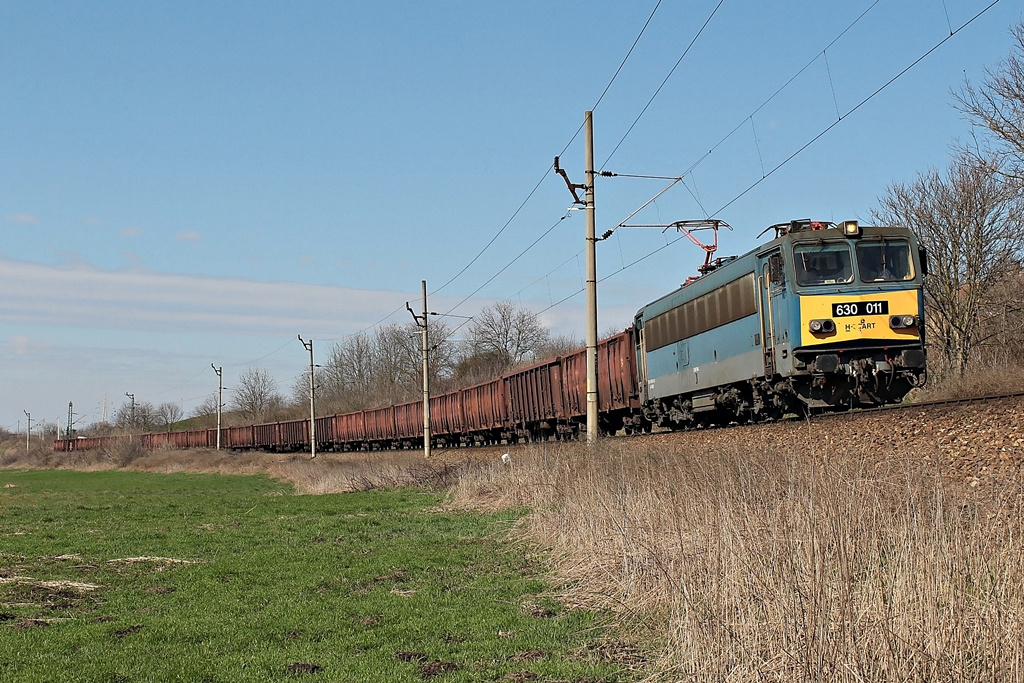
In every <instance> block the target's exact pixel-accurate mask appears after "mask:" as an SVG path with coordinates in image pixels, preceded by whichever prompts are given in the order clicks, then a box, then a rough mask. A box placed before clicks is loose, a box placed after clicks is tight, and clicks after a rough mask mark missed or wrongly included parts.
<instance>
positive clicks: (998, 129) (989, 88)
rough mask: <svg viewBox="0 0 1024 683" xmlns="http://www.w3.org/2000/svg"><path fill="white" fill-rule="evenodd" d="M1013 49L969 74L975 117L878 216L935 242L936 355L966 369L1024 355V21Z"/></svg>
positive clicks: (967, 102) (928, 290)
mask: <svg viewBox="0 0 1024 683" xmlns="http://www.w3.org/2000/svg"><path fill="white" fill-rule="evenodd" d="M1013 36H1014V38H1015V44H1014V46H1013V48H1012V50H1011V53H1010V55H1009V56H1008V57H1007V58H1006V59H1004V60H1003V61H1001V62H1000V63H999V64H998V65H997V66H996V67H994V68H990V69H987V70H986V72H985V78H984V82H983V83H981V84H980V85H977V86H976V85H974V84H971V83H970V82H969V81H968V82H965V83H964V85H963V87H962V88H961V89H960V90H959V91H957V92H954V93H953V99H954V106H955V107H956V108H957V109H958V110H959V111H961V112H962V113H963V114H964V115H965V117H966V118H967V120H968V121H969V122H970V123H971V124H972V126H973V130H972V136H971V143H970V144H963V143H957V144H956V145H955V152H954V155H953V158H952V159H951V161H950V162H949V165H948V166H947V168H946V169H944V170H941V171H940V170H939V169H934V168H933V169H929V170H927V171H924V172H922V173H920V174H918V176H917V178H916V179H914V180H912V181H910V182H906V183H894V184H892V185H891V186H890V187H889V188H888V189H887V191H886V193H885V195H883V196H882V197H880V198H879V208H877V209H875V210H874V211H872V219H873V220H874V221H875V222H876V223H879V224H894V225H905V226H907V227H909V228H911V229H912V230H913V231H914V232H915V233H916V234H917V236H918V239H919V240H920V241H921V244H922V245H923V246H925V247H926V249H927V251H928V258H929V277H928V278H927V279H926V280H925V298H926V318H927V321H928V327H927V334H928V342H929V346H930V348H931V349H932V353H931V354H930V355H929V365H930V367H931V368H933V369H934V370H937V371H938V372H939V374H951V375H959V376H963V375H964V374H965V373H967V372H968V370H969V368H971V366H972V363H976V364H987V365H993V364H1000V363H1002V364H1004V365H1005V364H1006V363H1012V364H1015V365H1020V361H1021V359H1022V358H1024V344H1022V341H1021V335H1022V333H1024V267H1022V257H1024V23H1021V24H1018V25H1017V26H1016V27H1015V28H1014V29H1013Z"/></svg>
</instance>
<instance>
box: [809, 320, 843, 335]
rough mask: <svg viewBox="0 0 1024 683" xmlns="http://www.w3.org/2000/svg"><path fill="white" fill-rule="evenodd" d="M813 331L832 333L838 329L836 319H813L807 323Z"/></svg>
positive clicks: (816, 332) (815, 332)
mask: <svg viewBox="0 0 1024 683" xmlns="http://www.w3.org/2000/svg"><path fill="white" fill-rule="evenodd" d="M807 327H808V328H810V330H811V332H812V333H814V334H832V333H833V332H835V331H836V323H835V321H834V320H831V319H829V318H823V319H821V320H812V321H810V322H809V323H808V324H807Z"/></svg>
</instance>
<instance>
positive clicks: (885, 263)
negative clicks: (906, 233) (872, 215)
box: [857, 239, 914, 282]
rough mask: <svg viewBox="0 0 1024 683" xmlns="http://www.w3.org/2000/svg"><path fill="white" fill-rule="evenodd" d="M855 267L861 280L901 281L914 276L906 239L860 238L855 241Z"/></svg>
mask: <svg viewBox="0 0 1024 683" xmlns="http://www.w3.org/2000/svg"><path fill="white" fill-rule="evenodd" d="M857 269H858V270H859V271H860V279H861V281H862V282H901V281H903V280H911V279H913V277H914V269H913V266H912V262H911V260H910V244H909V243H908V242H907V241H906V240H900V239H889V240H870V241H869V240H862V241H861V242H858V243H857Z"/></svg>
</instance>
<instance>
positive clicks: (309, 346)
mask: <svg viewBox="0 0 1024 683" xmlns="http://www.w3.org/2000/svg"><path fill="white" fill-rule="evenodd" d="M299 341H300V342H302V345H303V346H305V347H306V350H307V351H309V457H310V459H313V458H315V457H316V384H315V382H314V381H313V379H314V376H313V368H314V367H315V366H314V365H313V340H312V339H310V340H309V341H308V342H305V341H302V335H301V334H300V335H299Z"/></svg>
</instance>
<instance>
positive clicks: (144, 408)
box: [114, 401, 158, 432]
mask: <svg viewBox="0 0 1024 683" xmlns="http://www.w3.org/2000/svg"><path fill="white" fill-rule="evenodd" d="M157 423H158V421H157V417H156V408H154V407H153V404H152V403H149V402H148V401H139V402H137V403H135V406H134V409H133V407H132V403H131V402H130V401H128V402H125V403H122V404H121V407H120V408H118V409H117V410H116V411H114V424H115V425H117V426H118V427H119V428H120V429H123V430H125V431H128V432H145V431H150V430H152V429H154V428H155V427H156V425H157Z"/></svg>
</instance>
